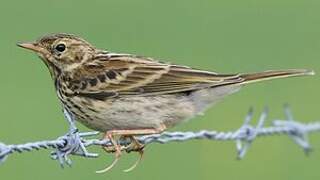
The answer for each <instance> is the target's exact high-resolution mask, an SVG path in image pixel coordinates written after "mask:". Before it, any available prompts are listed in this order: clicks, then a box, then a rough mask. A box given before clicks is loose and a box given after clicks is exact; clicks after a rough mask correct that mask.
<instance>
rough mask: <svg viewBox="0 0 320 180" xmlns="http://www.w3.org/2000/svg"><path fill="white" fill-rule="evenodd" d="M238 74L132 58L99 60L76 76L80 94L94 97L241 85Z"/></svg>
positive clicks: (117, 55) (155, 93)
mask: <svg viewBox="0 0 320 180" xmlns="http://www.w3.org/2000/svg"><path fill="white" fill-rule="evenodd" d="M242 81H243V79H242V78H241V77H240V76H239V75H238V74H231V75H219V74H217V73H213V72H209V71H202V70H196V69H192V68H189V67H186V66H178V65H171V64H167V63H161V62H157V61H154V60H152V59H150V58H142V57H137V56H133V55H120V54H116V55H109V56H106V57H98V58H96V59H95V60H93V61H91V62H89V63H86V64H84V66H82V67H81V69H79V70H78V72H76V73H75V74H74V78H73V83H72V84H74V86H76V88H74V89H75V90H76V91H77V92H78V93H79V94H82V95H86V96H90V97H95V96H99V97H100V98H103V97H110V96H112V97H114V96H124V95H161V94H170V93H178V92H190V91H194V90H198V89H202V88H206V87H213V86H220V85H224V84H233V83H238V82H242Z"/></svg>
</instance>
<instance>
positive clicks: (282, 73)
mask: <svg viewBox="0 0 320 180" xmlns="http://www.w3.org/2000/svg"><path fill="white" fill-rule="evenodd" d="M314 74H315V73H314V71H312V70H306V69H288V70H272V71H264V72H258V73H248V74H241V75H240V77H241V78H243V79H244V81H243V82H241V83H240V84H248V83H253V82H259V81H264V80H270V79H277V78H286V77H294V76H307V75H314Z"/></svg>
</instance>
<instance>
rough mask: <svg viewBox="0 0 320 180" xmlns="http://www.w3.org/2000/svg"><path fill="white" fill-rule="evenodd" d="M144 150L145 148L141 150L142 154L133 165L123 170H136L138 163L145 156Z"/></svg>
mask: <svg viewBox="0 0 320 180" xmlns="http://www.w3.org/2000/svg"><path fill="white" fill-rule="evenodd" d="M143 152H144V151H143V150H141V151H139V154H140V157H139V159H138V160H137V161H136V162H135V163H134V164H133V165H132V166H131V167H129V168H128V169H125V170H123V172H126V173H127V172H130V171H132V170H134V169H135V168H136V167H137V166H138V164H139V163H140V162H141V160H142V157H143Z"/></svg>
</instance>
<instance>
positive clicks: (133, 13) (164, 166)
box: [0, 0, 320, 180]
mask: <svg viewBox="0 0 320 180" xmlns="http://www.w3.org/2000/svg"><path fill="white" fill-rule="evenodd" d="M319 19H320V1H317V0H303V1H302V0H260V1H254V0H241V1H239V0H216V1H212V0H198V1H190V0H189V1H186V0H179V1H176V0H161V1H160V0H157V1H156V0H105V1H103V0H90V1H75V0H74V1H67V0H55V1H50V0H38V1H37V0H28V1H18V0H10V1H9V0H1V2H0V22H1V31H0V32H1V33H0V39H1V41H0V51H1V56H0V58H1V59H0V82H1V89H0V99H1V103H0V114H1V118H0V119H1V120H0V141H3V142H5V143H23V142H28V141H36V140H42V139H52V138H55V137H58V136H60V135H62V134H64V133H65V132H66V131H67V123H66V122H65V120H64V118H63V115H62V113H61V110H60V105H59V102H58V100H57V98H56V95H55V91H54V89H53V83H52V81H51V79H50V76H49V73H48V71H47V69H46V67H45V66H44V65H43V63H42V62H41V61H40V60H39V59H38V58H37V57H36V56H35V55H34V54H32V53H30V52H27V51H25V50H22V49H19V48H17V47H16V46H15V43H16V42H18V41H29V40H34V39H36V38H38V37H39V36H42V35H44V34H47V33H52V32H69V33H74V34H77V35H80V36H82V37H84V38H85V39H87V40H89V41H90V42H91V43H92V44H94V45H96V46H97V47H100V48H106V49H108V50H110V51H113V52H126V53H133V54H139V55H145V56H151V57H155V58H159V59H163V60H167V61H171V62H173V63H177V64H185V65H189V66H192V67H197V68H202V69H208V70H213V71H217V72H225V73H230V72H253V71H261V70H268V69H283V68H309V69H314V70H315V71H316V72H320V67H319V65H320V62H319V60H320V51H319V50H320V20H319ZM319 89H320V80H319V75H316V76H313V77H303V78H292V79H285V80H275V81H273V82H266V83H259V84H254V85H250V86H249V87H245V88H243V89H242V91H241V92H239V93H237V94H235V95H232V96H231V97H228V98H226V99H225V101H223V102H221V103H220V104H218V105H217V106H215V108H211V109H210V110H208V111H207V113H206V115H205V116H201V117H197V118H195V119H193V120H192V121H190V122H189V123H186V124H183V125H181V126H179V127H177V128H176V129H173V130H194V131H196V130H200V129H214V130H234V129H237V128H238V127H240V126H241V124H242V121H243V117H244V116H245V114H246V112H247V110H248V108H249V107H250V106H253V107H255V109H256V115H255V117H258V114H259V113H260V112H261V110H262V109H263V107H264V106H265V105H268V106H269V107H270V119H273V118H283V117H284V115H283V110H282V105H283V104H284V103H289V104H290V105H291V106H292V108H293V112H294V115H295V117H296V118H297V120H300V121H304V122H307V121H312V120H317V119H319V117H320V113H319V94H318V93H317V92H319ZM79 126H80V125H79ZM80 128H81V130H87V129H86V128H84V127H82V126H80ZM311 142H312V144H313V145H314V149H315V150H316V151H315V152H314V153H313V154H311V156H310V157H306V156H304V154H303V152H302V150H301V149H299V148H298V147H297V146H296V145H295V144H294V143H293V142H292V141H291V140H290V139H289V138H288V137H284V136H281V137H268V138H262V139H258V140H257V141H255V142H254V144H253V146H252V148H251V149H250V150H249V152H248V154H247V156H246V157H245V159H243V160H242V161H237V160H236V151H235V144H234V143H233V142H211V141H205V140H203V141H200V140H198V141H188V142H184V143H171V144H166V145H157V144H153V145H150V146H148V147H147V150H146V153H145V158H144V160H143V162H142V163H141V164H140V166H139V167H138V168H137V169H135V170H134V171H133V172H131V173H123V172H122V171H121V170H122V169H126V168H127V167H129V166H130V165H131V164H132V163H133V162H134V161H135V160H136V158H137V155H135V154H128V155H127V154H125V155H124V156H123V158H122V159H121V161H120V163H119V164H118V165H117V166H116V167H115V168H114V169H113V170H112V171H111V172H109V173H107V174H103V175H97V174H95V173H94V171H95V170H98V169H100V168H102V167H104V166H105V165H108V164H109V163H110V162H111V159H112V156H109V155H105V154H104V153H103V151H102V150H101V149H100V148H98V147H96V148H90V151H92V152H99V153H101V154H102V156H101V157H100V158H98V159H84V158H80V157H72V159H73V162H74V166H73V167H72V168H66V169H61V168H60V167H59V165H58V163H57V162H55V161H52V160H50V158H49V156H48V154H49V152H50V151H49V150H48V151H40V152H31V153H24V154H21V155H18V154H14V155H12V156H10V157H9V158H8V159H7V161H6V162H5V163H4V164H3V165H1V166H0V179H35V180H36V179H47V180H50V179H67V178H69V179H76V178H78V179H130V180H132V179H153V180H163V179H231V180H233V179H260V180H263V179H267V180H270V179H272V180H280V179H281V180H284V179H290V180H294V179H297V180H301V179H319V178H320V171H319V165H320V161H319V160H320V151H317V149H319V148H320V143H319V142H320V136H319V135H317V134H314V135H312V136H311Z"/></svg>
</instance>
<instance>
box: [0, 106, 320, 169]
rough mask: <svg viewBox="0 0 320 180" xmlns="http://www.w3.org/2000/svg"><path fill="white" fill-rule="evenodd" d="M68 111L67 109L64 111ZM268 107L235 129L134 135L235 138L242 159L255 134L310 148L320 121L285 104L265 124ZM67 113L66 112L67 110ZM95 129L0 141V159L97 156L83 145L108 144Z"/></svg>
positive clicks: (147, 139)
mask: <svg viewBox="0 0 320 180" xmlns="http://www.w3.org/2000/svg"><path fill="white" fill-rule="evenodd" d="M65 113H67V112H65ZM267 114H268V110H267V109H265V111H264V112H263V113H262V114H261V115H260V118H259V121H258V123H257V125H256V126H253V125H250V122H251V120H252V116H253V111H252V109H251V110H250V111H249V113H248V114H247V116H246V118H245V120H244V124H243V125H242V126H241V127H240V128H239V129H238V130H236V131H227V132H223V131H221V132H220V131H208V130H202V131H199V132H164V133H162V134H153V135H145V136H139V137H137V139H138V141H139V142H140V143H142V144H145V145H147V144H151V143H160V144H165V143H169V142H174V141H175V142H183V141H188V140H193V139H207V140H216V141H235V142H236V148H237V152H238V158H239V159H242V158H243V157H244V156H245V154H246V152H247V151H248V149H249V147H250V146H251V144H252V142H253V141H254V140H255V139H256V138H257V137H262V136H272V135H288V136H289V137H291V139H292V140H293V141H294V142H295V143H296V144H297V145H299V146H300V147H301V148H302V149H303V150H304V151H305V153H308V152H310V150H311V145H310V143H309V141H308V133H311V132H318V131H320V121H314V122H310V123H301V122H297V121H294V119H293V116H292V113H291V111H290V109H289V107H288V106H286V107H285V114H286V120H274V121H273V123H272V125H271V126H269V127H264V124H265V121H266V118H267ZM66 115H68V114H66ZM97 134H98V132H83V133H79V132H71V133H67V134H66V135H63V136H61V137H59V138H57V139H55V140H44V141H38V142H29V143H25V144H16V145H15V144H12V145H6V144H3V143H0V163H3V162H4V161H5V160H6V158H7V157H8V156H9V155H10V154H12V153H15V152H18V153H22V152H26V151H33V150H40V149H53V150H54V151H53V152H52V153H51V157H52V158H53V159H55V160H58V161H59V163H60V165H61V166H62V167H63V166H64V164H67V165H71V164H72V161H71V159H70V158H69V156H70V155H79V156H83V157H88V158H96V157H98V154H95V153H89V152H88V151H87V150H86V147H89V146H92V145H98V146H111V142H110V141H109V140H99V139H95V138H89V137H90V136H95V135H97ZM129 143H130V142H128V141H127V140H122V141H120V144H121V145H127V144H129Z"/></svg>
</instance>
